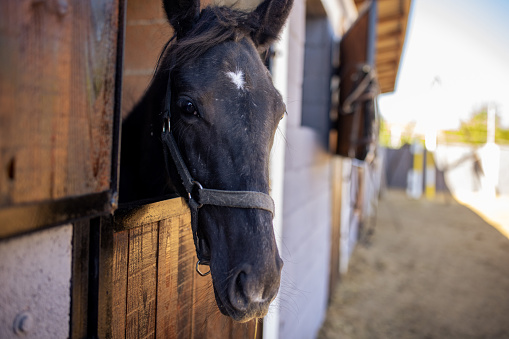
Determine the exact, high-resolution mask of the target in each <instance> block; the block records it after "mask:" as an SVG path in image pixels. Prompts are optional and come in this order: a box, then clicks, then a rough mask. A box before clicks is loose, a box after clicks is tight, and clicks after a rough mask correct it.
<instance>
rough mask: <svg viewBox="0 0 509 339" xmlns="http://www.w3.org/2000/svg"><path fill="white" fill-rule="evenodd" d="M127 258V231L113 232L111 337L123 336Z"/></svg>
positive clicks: (124, 334) (124, 332) (124, 331)
mask: <svg viewBox="0 0 509 339" xmlns="http://www.w3.org/2000/svg"><path fill="white" fill-rule="evenodd" d="M128 259H129V231H123V232H117V233H114V234H113V267H112V269H113V278H112V285H113V288H112V291H111V292H112V318H111V319H112V324H114V326H112V334H113V338H125V336H126V313H127V305H126V298H127V267H128Z"/></svg>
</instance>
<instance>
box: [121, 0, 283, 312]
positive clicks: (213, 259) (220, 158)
mask: <svg viewBox="0 0 509 339" xmlns="http://www.w3.org/2000/svg"><path fill="white" fill-rule="evenodd" d="M163 4H164V9H165V11H166V14H167V17H168V20H169V22H170V24H171V25H172V26H173V28H174V32H175V35H176V39H174V40H171V41H170V42H169V43H168V45H167V48H165V50H164V51H163V54H162V55H161V59H160V62H159V65H158V70H157V71H156V75H155V77H154V80H153V82H152V85H151V87H152V90H149V91H148V92H147V95H146V96H145V97H146V98H145V99H143V100H142V101H145V102H147V100H149V99H150V100H151V101H158V103H157V104H156V106H158V109H153V114H152V117H151V122H150V126H152V125H154V126H159V127H155V128H154V129H155V130H157V128H160V127H163V130H166V129H171V134H172V137H173V138H174V143H175V145H176V148H177V149H178V153H179V155H180V157H181V159H182V162H183V163H184V165H183V166H184V167H186V168H187V171H188V173H189V176H190V177H192V178H193V179H192V180H194V181H195V182H196V183H199V186H200V187H201V186H203V187H205V188H207V189H209V190H221V191H236V192H239V191H240V192H257V193H260V194H263V195H267V194H268V193H269V155H270V149H271V147H272V143H273V140H274V135H275V132H276V128H277V126H278V123H279V121H280V119H281V118H282V117H283V115H284V114H285V111H286V109H285V105H284V103H283V100H282V97H281V95H280V94H279V93H278V91H277V90H276V89H275V88H274V85H273V84H272V80H271V76H270V73H269V71H268V70H267V68H266V67H265V65H264V63H263V62H262V60H261V58H260V53H262V52H263V51H265V50H266V49H267V48H268V47H269V45H270V44H271V43H273V42H274V40H275V39H277V36H278V34H279V32H280V30H281V29H282V27H283V25H284V23H285V21H286V18H287V17H288V14H289V11H290V8H291V5H292V0H265V1H263V2H262V3H261V4H260V5H258V7H256V9H254V10H253V11H252V12H249V13H245V12H241V11H237V10H234V9H231V8H228V7H213V6H212V7H207V8H205V9H203V10H200V4H199V1H198V0H164V1H163ZM165 93H166V94H165ZM152 105H154V104H153V103H152ZM165 110H166V111H171V115H169V116H168V117H167V118H166V119H168V121H165V116H166V115H165V114H161V112H162V111H165ZM131 125H132V126H131V127H133V126H135V125H136V123H131ZM126 128H127V127H126ZM133 128H134V127H133ZM126 130H127V129H126ZM159 130H160V129H159ZM126 133H127V132H126ZM152 134H153V133H151V135H152ZM154 139H155V138H152V139H151V140H152V141H151V142H152V144H151V145H152V146H155V144H153V142H154V141H153V140H154ZM163 139H164V137H163ZM127 142H130V141H129V140H126V143H127ZM159 142H160V140H159ZM163 143H164V140H163ZM131 146H133V147H134V146H136V145H131ZM122 147H123V148H124V147H126V148H129V146H124V141H123V145H122ZM136 147H141V146H136ZM159 147H161V146H159ZM165 147H167V146H165V145H163V148H165ZM122 152H124V150H123V151H122ZM123 154H124V153H123ZM165 156H166V157H167V159H165V160H166V163H167V164H168V165H167V167H168V177H169V178H168V179H169V180H170V181H171V186H174V187H175V189H176V190H177V191H178V192H179V193H180V195H181V196H185V197H187V196H189V200H188V201H189V202H190V200H191V199H192V197H191V195H190V194H189V190H188V189H186V187H185V184H184V185H183V184H182V181H183V178H182V175H181V173H179V171H178V168H177V167H178V166H175V165H174V162H175V159H174V158H172V157H170V156H169V155H168V152H166V153H165ZM147 161H148V162H147V163H146V164H145V166H151V164H153V166H154V167H157V166H160V165H161V163H158V162H157V161H156V160H152V159H151V158H149V157H147ZM151 162H152V163H151ZM163 169H164V168H163ZM152 177H153V178H145V179H143V180H145V182H147V180H151V179H152V180H154V182H155V181H157V180H158V179H157V177H158V176H157V175H152ZM121 180H122V177H121ZM140 182H141V181H140ZM140 185H141V184H140ZM145 186H146V187H141V188H140V189H141V190H143V189H145V191H146V190H147V187H148V186H151V187H152V186H155V185H154V184H153V183H152V184H150V183H148V182H147V184H146V185H145ZM121 190H122V188H121ZM121 193H122V191H121ZM248 205H249V204H248ZM196 214H197V218H196V219H197V231H196V233H197V234H196V236H197V237H198V238H199V245H200V246H199V247H200V254H201V256H202V257H204V258H206V259H207V261H209V262H210V270H211V273H212V282H213V287H214V292H215V298H216V302H217V305H218V307H219V309H220V311H221V312H222V313H223V314H225V315H228V316H230V317H232V318H233V319H234V320H236V321H240V322H244V321H248V320H250V319H252V318H255V317H263V316H265V314H266V313H267V310H268V307H269V304H270V302H271V301H272V300H273V299H274V298H275V296H276V294H277V291H278V289H279V283H280V277H281V269H282V266H283V261H282V260H281V258H280V257H279V252H278V249H277V246H276V242H275V237H274V231H273V225H272V218H273V215H272V213H271V211H270V210H267V209H263V208H256V207H255V208H241V207H231V206H228V204H226V205H224V204H223V205H221V204H206V205H203V207H201V208H199V209H196Z"/></svg>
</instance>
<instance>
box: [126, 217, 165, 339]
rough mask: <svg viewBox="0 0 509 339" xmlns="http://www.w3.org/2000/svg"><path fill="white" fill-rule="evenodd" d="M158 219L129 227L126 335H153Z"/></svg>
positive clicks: (143, 336)
mask: <svg viewBox="0 0 509 339" xmlns="http://www.w3.org/2000/svg"><path fill="white" fill-rule="evenodd" d="M157 250H158V223H157V222H155V223H151V224H147V225H144V226H142V227H138V228H133V229H131V230H129V263H128V275H127V286H128V290H127V310H126V312H127V320H126V338H128V339H130V338H147V337H155V321H156V295H157Z"/></svg>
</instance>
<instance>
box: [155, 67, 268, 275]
mask: <svg viewBox="0 0 509 339" xmlns="http://www.w3.org/2000/svg"><path fill="white" fill-rule="evenodd" d="M162 114H163V130H162V134H161V139H162V142H163V151H164V161H165V164H166V170H167V171H168V175H169V169H170V164H169V162H168V153H169V155H170V156H171V158H172V160H173V163H174V164H175V166H176V167H177V171H178V173H179V176H180V179H181V180H182V185H183V186H184V189H185V190H186V192H187V199H186V200H187V204H188V205H189V209H190V210H191V228H192V231H193V239H194V245H195V247H196V256H197V257H198V262H197V263H196V271H197V272H198V274H200V275H201V276H205V275H208V274H209V273H210V270H209V271H208V272H206V273H202V272H201V271H200V269H199V266H200V265H209V264H210V258H208V257H205V256H204V255H203V253H202V245H201V241H203V239H200V238H199V236H198V210H199V209H200V208H201V207H202V206H203V205H214V206H223V207H234V208H257V209H262V210H266V211H269V212H270V213H272V216H273V217H274V201H273V200H272V198H271V197H270V195H268V194H265V193H262V192H254V191H226V190H216V189H208V188H203V186H202V185H201V184H200V183H199V182H198V181H196V180H194V179H193V177H192V176H191V174H190V173H189V170H188V169H187V166H186V164H185V163H184V160H183V159H182V155H181V154H180V151H179V149H178V147H177V143H176V142H175V138H174V137H173V134H172V133H171V122H170V119H171V76H170V75H169V76H168V84H167V88H166V97H165V101H164V111H163V113H162Z"/></svg>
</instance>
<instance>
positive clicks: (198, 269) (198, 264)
mask: <svg viewBox="0 0 509 339" xmlns="http://www.w3.org/2000/svg"><path fill="white" fill-rule="evenodd" d="M200 265H201V260H198V262H197V263H196V272H198V274H199V275H201V276H202V277H204V276H206V275H209V274H210V267H209V271H208V272H205V273H203V272H201V271H200ZM203 265H208V263H207V264H203Z"/></svg>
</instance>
